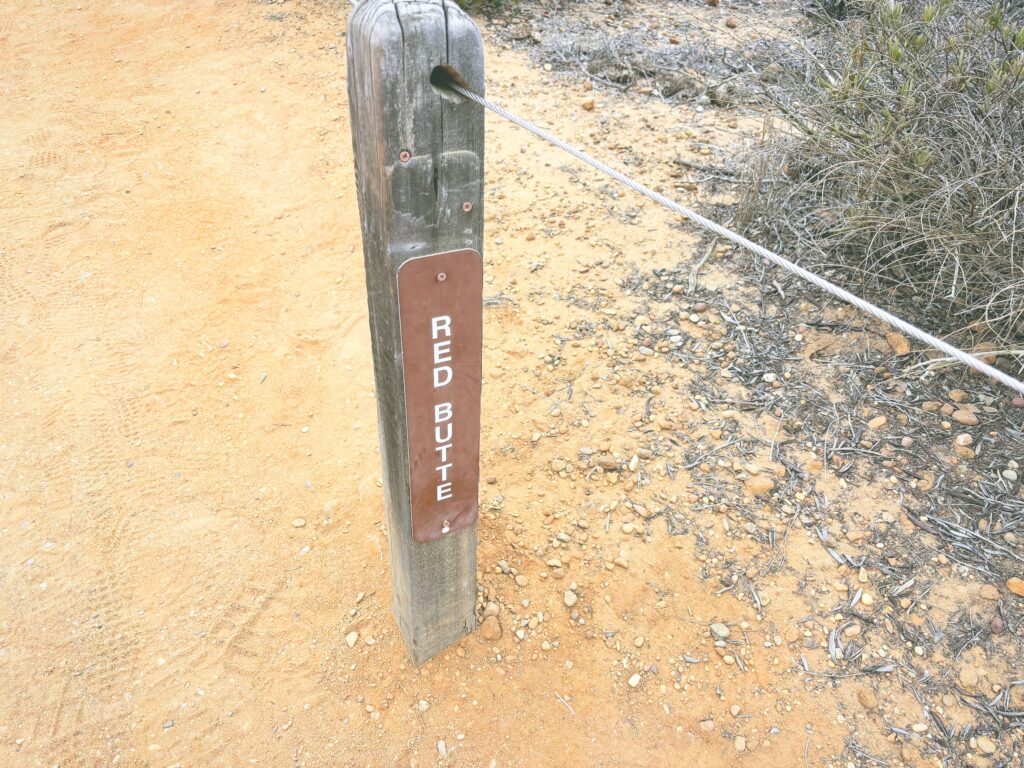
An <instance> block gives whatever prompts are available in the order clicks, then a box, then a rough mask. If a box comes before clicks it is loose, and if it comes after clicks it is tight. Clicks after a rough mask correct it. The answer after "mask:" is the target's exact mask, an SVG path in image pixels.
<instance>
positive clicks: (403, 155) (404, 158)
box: [398, 149, 412, 163]
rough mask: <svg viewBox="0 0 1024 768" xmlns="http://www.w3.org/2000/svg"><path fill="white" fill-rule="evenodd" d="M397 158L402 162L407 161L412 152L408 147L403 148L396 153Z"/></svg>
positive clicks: (410, 157)
mask: <svg viewBox="0 0 1024 768" xmlns="http://www.w3.org/2000/svg"><path fill="white" fill-rule="evenodd" d="M398 159H399V160H401V161H402V162H403V163H408V162H409V161H410V160H411V159H412V153H411V152H409V150H408V149H403V150H402V151H401V152H399V153H398Z"/></svg>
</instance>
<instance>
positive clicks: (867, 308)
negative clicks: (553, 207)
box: [448, 82, 1024, 395]
mask: <svg viewBox="0 0 1024 768" xmlns="http://www.w3.org/2000/svg"><path fill="white" fill-rule="evenodd" d="M448 85H449V87H450V88H451V89H452V90H454V91H456V92H457V93H460V94H462V95H463V96H465V97H466V98H467V99H470V100H472V101H475V102H476V103H477V104H479V105H480V106H482V107H485V108H486V109H489V110H491V112H493V113H494V114H496V115H498V116H499V117H503V118H505V119H506V120H508V121H509V122H511V123H514V124H515V125H518V126H519V127H520V128H522V129H523V130H525V131H528V132H530V133H532V134H533V135H534V136H537V137H539V138H541V139H544V141H546V142H548V143H549V144H552V145H554V146H556V147H558V148H559V149H561V150H563V151H565V152H568V153H569V154H570V155H572V156H573V157H575V158H576V159H577V160H579V161H580V162H583V163H586V164H587V165H589V166H590V167H591V168H595V169H596V170H598V171H601V173H605V174H607V175H609V176H611V177H612V178H613V179H615V180H616V181H618V182H620V183H621V184H625V185H626V186H627V187H629V188H630V189H632V190H633V191H634V192H638V193H640V194H641V195H643V196H644V197H646V198H649V199H650V200H653V201H654V202H656V203H659V204H660V205H663V206H665V207H666V208H668V209H669V210H670V211H673V212H675V213H677V214H679V215H680V216H683V217H686V218H688V219H690V220H692V221H694V222H696V223H697V224H699V225H700V226H702V227H704V229H707V230H710V231H711V232H714V233H715V234H717V235H720V236H721V237H724V238H725V239H726V240H730V241H732V242H734V243H736V244H737V245H741V246H743V247H744V248H747V249H748V250H751V251H753V252H754V253H756V254H758V255H759V256H763V257H764V258H766V259H768V260H769V261H771V262H774V263H775V264H777V265H778V266H780V267H782V268H783V269H785V270H788V271H789V272H792V273H793V274H794V275H796V276H797V277H801V278H803V279H804V280H806V281H807V282H809V283H813V284H814V285H816V286H818V287H819V288H821V289H822V290H823V291H826V292H827V293H831V294H832V295H833V296H836V297H838V298H840V299H842V300H843V301H845V302H847V303H849V304H852V305H853V306H855V307H857V308H858V309H860V310H863V311H864V312H867V313H868V314H869V315H873V316H874V317H877V318H878V319H879V320H882V321H883V322H886V323H888V324H889V325H891V326H893V327H894V328H898V329H899V330H901V331H903V333H905V334H907V335H908V336H912V337H914V338H915V339H917V340H918V341H923V342H924V343H925V344H928V345H929V346H932V347H935V349H937V350H939V351H940V352H943V353H944V354H946V355H947V356H949V357H951V358H953V359H954V360H959V361H960V362H961V363H963V364H964V365H966V366H968V367H970V368H973V369H974V370H976V371H978V372H979V373H983V374H985V375H986V376H991V377H992V378H993V379H996V380H997V381H999V382H1000V383H1001V384H1005V385H1006V386H1007V387H1009V388H1010V389H1013V390H1015V391H1017V392H1018V393H1020V394H1021V395H1024V382H1021V381H1019V380H1017V379H1015V378H1013V377H1012V376H1010V375H1009V374H1007V373H1004V372H1003V371H1000V370H999V369H998V368H995V367H994V366H991V365H989V364H988V363H986V362H984V361H983V360H979V359H978V358H977V357H975V356H974V355H972V354H970V353H968V352H965V351H963V350H962V349H959V348H957V347H954V346H953V345H952V344H949V343H948V342H945V341H943V340H942V339H940V338H937V337H936V336H933V335H932V334H930V333H928V332H927V331H923V330H921V329H920V328H918V327H917V326H916V325H912V324H911V323H908V322H907V321H906V320H902V319H901V318H898V317H896V315H893V314H891V313H889V312H886V311H885V310H884V309H882V308H881V307H877V306H875V305H874V304H872V303H871V302H870V301H866V300H864V299H862V298H860V297H859V296H856V295H854V294H852V293H850V292H849V291H847V290H845V289H843V288H840V287H839V286H838V285H835V284H834V283H831V282H829V281H828V280H826V279H825V278H823V277H819V276H818V275H816V274H814V273H813V272H811V271H809V270H807V269H804V268H803V267H801V266H800V265H798V264H794V263H793V262H791V261H789V260H788V259H785V258H783V257H782V256H779V254H777V253H774V252H773V251H769V250H768V249H767V248H764V247H762V246H760V245H758V244H757V243H754V242H751V241H750V240H747V238H745V237H743V236H742V235H738V234H736V233H735V232H733V231H732V230H731V229H727V228H726V227H723V226H722V225H721V224H718V223H717V222H714V221H711V219H706V218H704V217H703V216H701V215H700V214H699V213H697V212H695V211H691V210H690V209H689V208H687V207H686V206H683V205H680V204H679V203H677V202H675V201H674V200H670V199H669V198H667V197H665V196H664V195H661V194H659V193H657V192H655V191H654V190H653V189H650V188H649V187H645V186H644V185H643V184H641V183H640V182H638V181H635V180H633V179H631V178H629V177H628V176H626V175H624V174H622V173H620V172H619V171H617V170H615V169H614V168H612V167H611V166H608V165H605V164H604V163H602V162H601V161H600V160H597V159H595V158H593V157H591V156H590V155H588V154H587V153H586V152H583V151H582V150H579V149H577V148H576V147H574V146H572V145H571V144H567V143H566V142H564V141H562V140H561V139H559V138H557V137H556V136H552V135H551V134H550V133H548V132H547V131H545V130H544V129H543V128H540V127H538V126H536V125H534V124H533V123H531V122H529V121H528V120H524V119H523V118H521V117H519V116H518V115H514V114H512V113H511V112H509V111H508V110H506V109H504V108H503V107H500V106H499V105H497V104H494V103H493V102H490V101H488V100H487V99H485V98H484V97H483V96H479V95H478V94H475V93H473V92H472V91H469V90H467V89H465V88H463V87H462V86H461V85H458V84H457V83H455V82H449V83H448Z"/></svg>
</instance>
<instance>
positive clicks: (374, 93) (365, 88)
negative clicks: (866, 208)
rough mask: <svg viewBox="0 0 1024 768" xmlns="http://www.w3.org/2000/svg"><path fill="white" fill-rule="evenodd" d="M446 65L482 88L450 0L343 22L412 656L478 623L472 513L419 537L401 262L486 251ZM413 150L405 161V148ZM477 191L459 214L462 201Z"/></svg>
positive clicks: (476, 168) (463, 19)
mask: <svg viewBox="0 0 1024 768" xmlns="http://www.w3.org/2000/svg"><path fill="white" fill-rule="evenodd" d="M439 65H448V66H451V67H453V68H454V69H455V70H456V71H458V72H459V74H460V75H461V77H462V78H463V79H464V80H465V82H466V83H467V84H468V85H469V87H470V88H472V89H474V90H476V91H477V92H478V93H482V92H483V76H484V74H483V45H482V41H481V38H480V32H479V30H478V29H477V28H476V25H475V24H474V23H473V21H472V20H471V19H470V18H469V17H468V16H466V14H465V13H464V12H463V11H462V10H461V9H460V8H459V7H458V6H457V5H456V4H455V2H454V1H449V0H364V1H363V2H362V3H360V4H359V5H358V6H357V7H356V9H355V10H354V11H353V12H352V15H351V18H350V20H349V26H348V89H349V109H350V112H351V116H352V120H351V123H352V143H353V147H354V152H355V165H356V185H357V192H358V198H359V209H360V214H361V220H362V230H363V255H364V259H365V265H366V288H367V298H368V304H369V313H370V331H371V336H372V341H373V359H374V373H375V377H376V384H377V409H378V420H379V429H380V446H381V463H382V471H383V478H384V497H385V505H386V508H387V523H388V540H389V545H390V546H389V554H390V560H391V574H392V584H393V600H392V605H393V608H394V612H395V617H396V619H397V621H398V626H399V628H400V630H401V632H402V637H403V638H404V640H405V643H406V645H407V646H408V648H409V652H410V654H411V655H412V657H413V660H414V661H415V662H416V663H417V664H419V663H421V662H423V661H425V660H427V659H429V658H431V657H432V656H434V655H435V654H437V653H438V652H439V651H441V650H442V649H444V648H445V647H446V646H448V645H449V644H450V643H452V642H453V641H455V640H457V639H458V638H460V637H462V636H463V635H465V634H467V633H469V632H471V631H472V630H473V628H474V627H475V625H476V616H475V605H476V526H475V525H474V526H473V527H471V528H467V529H465V530H462V531H459V532H457V533H454V534H452V535H449V536H446V537H444V538H441V539H437V540H435V541H431V542H426V543H418V542H416V541H414V540H413V536H412V520H411V503H410V494H409V487H410V485H409V467H408V456H409V450H408V435H407V428H406V409H405V397H404V389H405V383H404V381H403V372H402V341H401V331H400V326H399V316H398V296H397V273H398V268H399V267H400V266H401V265H402V263H403V262H404V261H406V260H408V259H409V258H412V257H414V256H420V255H424V254H430V253H440V252H444V251H452V250H457V249H461V248H473V249H476V250H477V251H480V252H481V253H482V251H483V248H482V246H483V243H482V233H483V160H484V156H483V148H484V116H483V109H482V108H481V107H479V106H478V105H476V104H473V103H470V102H468V101H465V100H457V99H455V98H453V97H450V96H442V95H441V94H440V93H439V92H438V91H437V90H436V89H435V88H434V87H433V86H431V85H430V82H429V78H430V73H431V71H432V70H433V68H434V67H436V66H439ZM403 151H405V152H409V154H410V159H409V160H408V161H407V162H402V161H401V160H400V156H401V153H402V152H403ZM465 202H471V203H472V204H473V210H472V211H471V212H470V213H466V212H465V211H464V210H463V203H465Z"/></svg>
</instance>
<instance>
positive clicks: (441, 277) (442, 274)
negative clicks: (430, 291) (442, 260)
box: [437, 272, 448, 283]
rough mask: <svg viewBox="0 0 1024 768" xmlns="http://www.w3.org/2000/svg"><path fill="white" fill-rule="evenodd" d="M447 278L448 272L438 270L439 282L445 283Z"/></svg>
mask: <svg viewBox="0 0 1024 768" xmlns="http://www.w3.org/2000/svg"><path fill="white" fill-rule="evenodd" d="M447 279H448V275H447V273H445V272H438V273H437V282H439V283H443V282H444V281H445V280H447Z"/></svg>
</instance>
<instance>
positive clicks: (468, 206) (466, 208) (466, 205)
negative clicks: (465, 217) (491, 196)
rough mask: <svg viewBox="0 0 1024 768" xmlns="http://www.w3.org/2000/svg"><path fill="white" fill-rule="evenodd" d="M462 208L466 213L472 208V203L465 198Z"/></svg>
mask: <svg viewBox="0 0 1024 768" xmlns="http://www.w3.org/2000/svg"><path fill="white" fill-rule="evenodd" d="M462 210H464V211H465V212H466V213H469V212H470V211H472V210H473V204H472V203H471V202H469V201H468V200H467V201H466V202H464V203H463V204H462Z"/></svg>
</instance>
